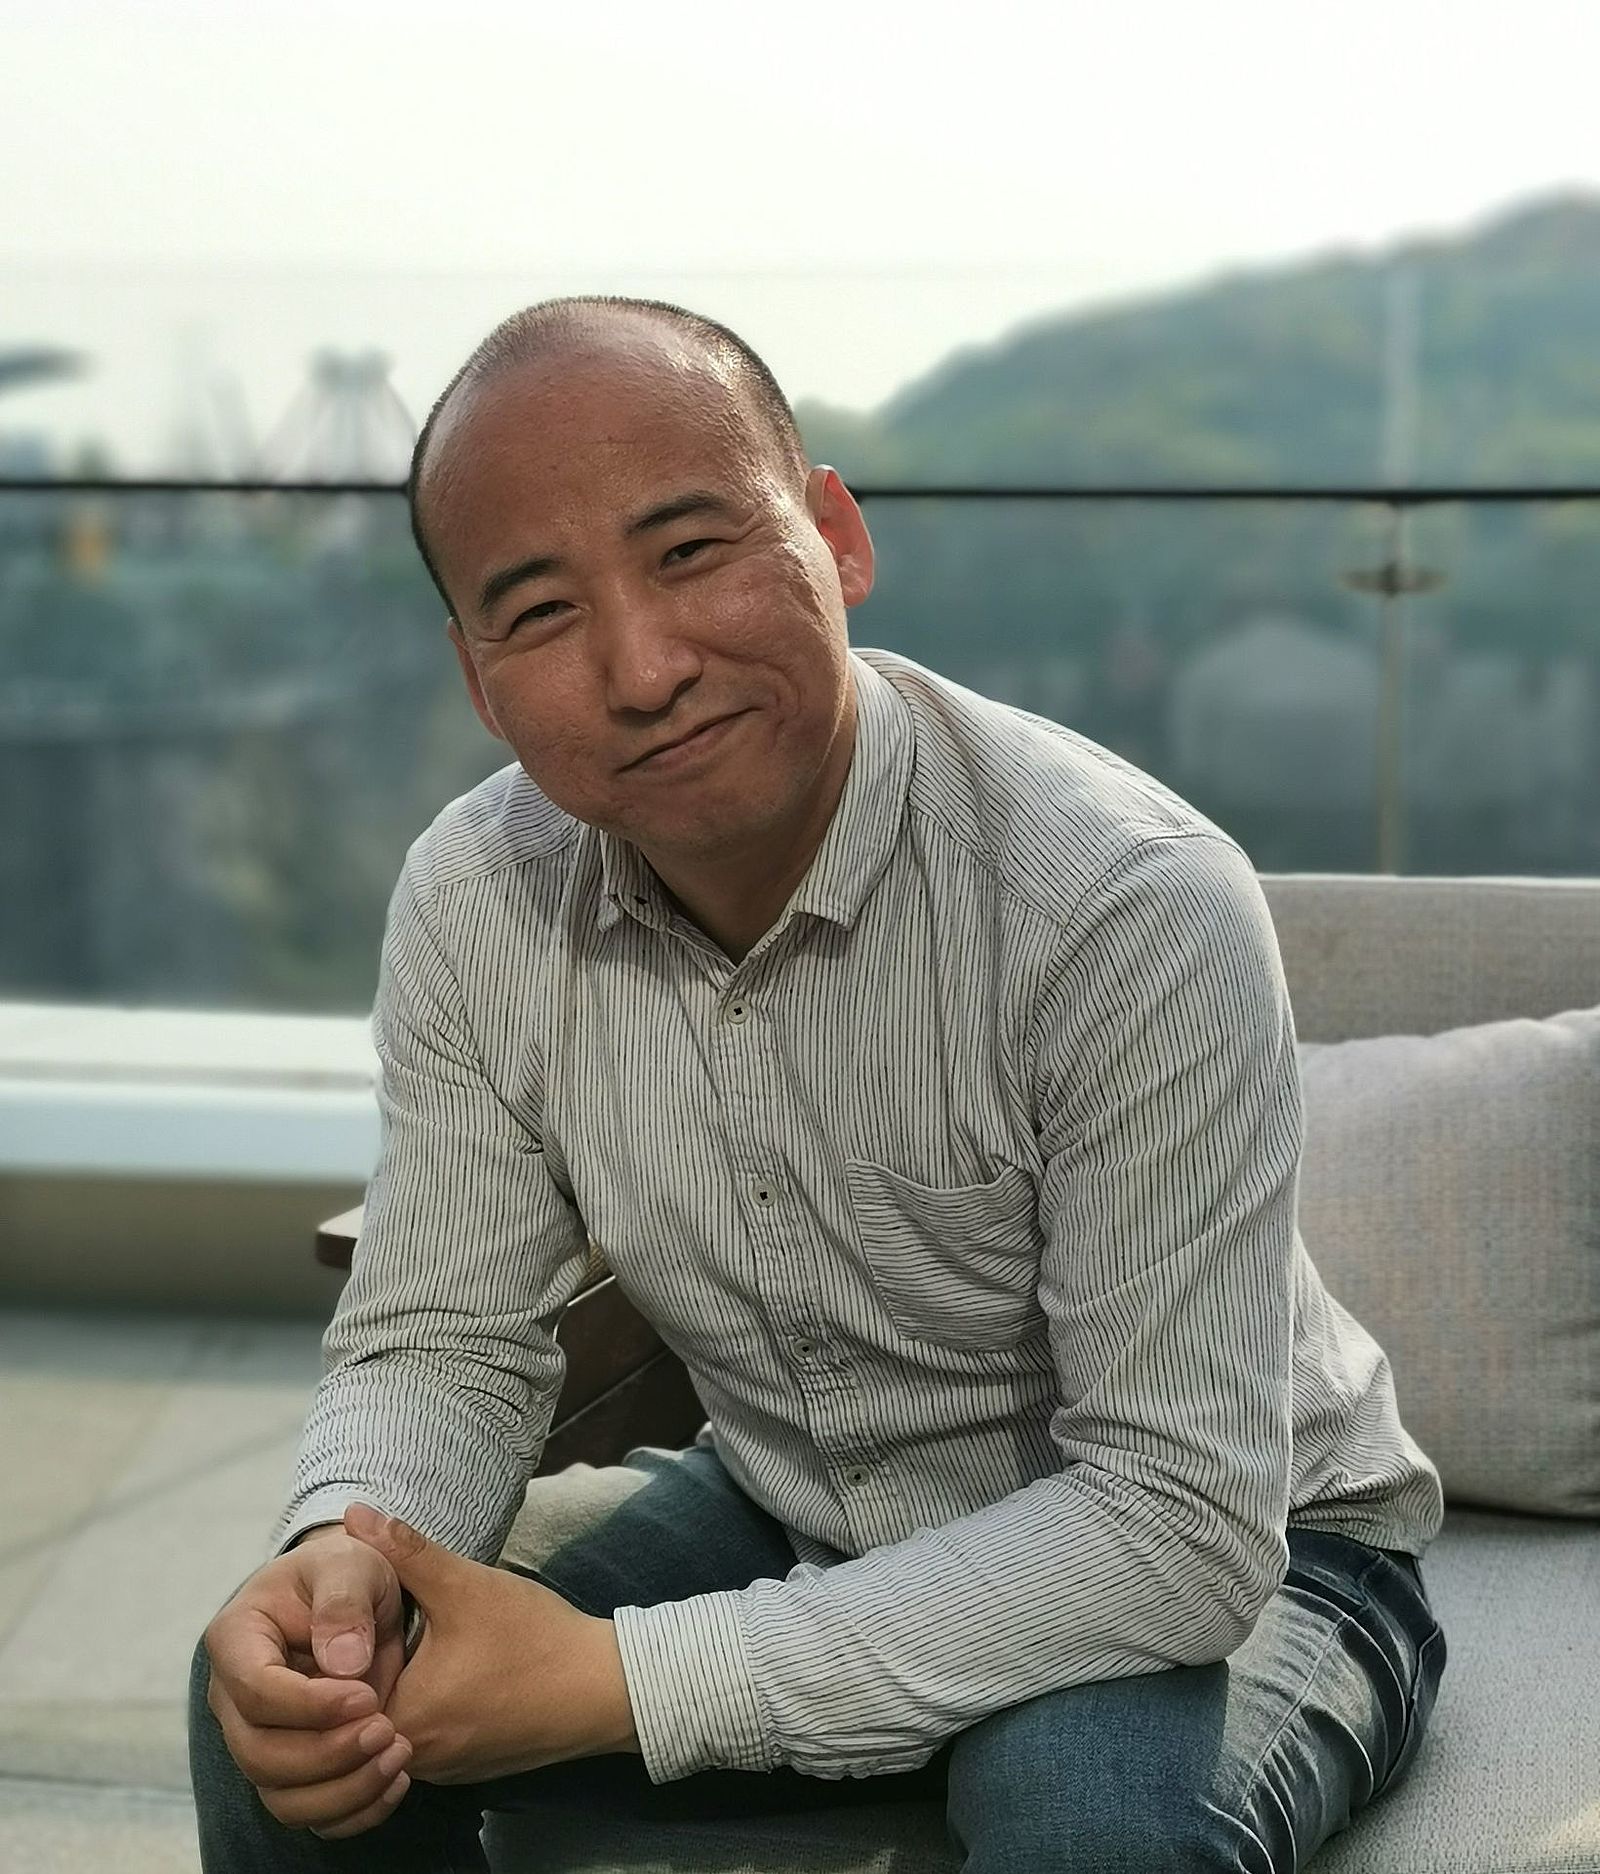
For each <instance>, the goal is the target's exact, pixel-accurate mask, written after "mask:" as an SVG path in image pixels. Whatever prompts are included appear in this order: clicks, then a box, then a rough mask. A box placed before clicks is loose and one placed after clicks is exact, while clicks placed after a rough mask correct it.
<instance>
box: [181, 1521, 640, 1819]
mask: <svg viewBox="0 0 1600 1874" xmlns="http://www.w3.org/2000/svg"><path fill="white" fill-rule="evenodd" d="M402 1589H404V1590H405V1591H406V1592H407V1593H409V1594H410V1595H411V1597H412V1599H413V1600H415V1601H416V1603H417V1604H418V1606H419V1607H420V1608H421V1609H422V1612H423V1615H424V1618H425V1623H426V1624H425V1625H424V1628H423V1632H422V1637H421V1640H420V1642H419V1644H418V1646H417V1648H416V1651H415V1652H414V1654H413V1655H412V1657H411V1659H410V1660H409V1661H408V1660H407V1659H406V1657H405V1643H404V1635H403V1632H402V1599H401V1590H402ZM206 1648H207V1651H208V1653H209V1654H210V1658H211V1689H210V1693H209V1695H208V1702H209V1704H210V1706H211V1710H212V1712H213V1713H214V1714H215V1716H216V1718H217V1722H218V1723H219V1724H220V1725H221V1727H222V1734H223V1737H224V1738H225V1739H226V1741H227V1745H228V1749H229V1750H230V1751H231V1752H232V1754H233V1757H234V1760H235V1762H237V1763H238V1765H239V1767H240V1768H241V1769H242V1770H243V1771H244V1773H245V1775H246V1776H247V1777H248V1778H249V1779H250V1781H251V1782H252V1783H253V1784H254V1785H255V1786H256V1788H257V1790H258V1791H259V1792H260V1795H261V1800H262V1801H263V1803H265V1805H266V1807H267V1809H268V1810H269V1811H270V1812H271V1814H272V1815H274V1816H275V1817H276V1818H277V1819H278V1821H280V1822H282V1823H283V1824H284V1825H285V1826H286V1827H289V1828H310V1829H311V1830H313V1832H314V1833H316V1834H318V1835H320V1836H323V1837H324V1838H326V1839H329V1840H338V1839H340V1838H342V1837H344V1836H348V1835H358V1834H361V1833H363V1832H364V1831H365V1830H367V1829H370V1828H374V1827H376V1826H377V1825H378V1824H379V1823H380V1822H382V1821H384V1820H385V1819H386V1818H387V1817H388V1816H389V1815H391V1814H392V1813H393V1811H394V1809H395V1807H396V1806H397V1805H398V1803H399V1802H400V1801H401V1799H402V1798H403V1797H404V1795H405V1793H406V1791H407V1789H408V1788H409V1787H410V1783H411V1779H412V1777H420V1778H422V1779H423V1781H425V1782H430V1783H476V1782H482V1781H485V1780H487V1779H489V1778H491V1777H499V1776H509V1775H513V1774H515V1773H516V1772H518V1771H523V1770H536V1769H540V1768H542V1767H544V1766H545V1765H546V1764H551V1763H560V1762H563V1761H565V1760H566V1759H567V1758H571V1757H586V1756H595V1755H598V1754H600V1753H601V1752H604V1751H627V1750H637V1749H638V1739H637V1737H636V1735H635V1733H634V1727H633V1715H632V1709H631V1707H630V1705H629V1702H628V1691H627V1683H626V1681H625V1679H624V1677H623V1672H622V1659H621V1655H620V1653H619V1652H618V1650H617V1641H616V1631H615V1628H614V1627H613V1625H612V1623H611V1622H610V1621H609V1620H600V1619H596V1618H595V1617H594V1616H592V1615H589V1614H585V1613H583V1612H582V1611H581V1610H580V1609H579V1608H576V1607H574V1606H572V1604H571V1603H570V1602H568V1601H566V1600H564V1599H563V1598H562V1597H561V1596H560V1595H559V1594H555V1593H553V1592H552V1591H551V1590H550V1589H549V1588H546V1587H544V1586H543V1585H542V1584H541V1583H539V1582H537V1581H530V1580H528V1579H527V1578H526V1577H525V1576H522V1575H517V1574H513V1573H511V1572H509V1571H507V1570H505V1569H500V1568H487V1567H485V1566H483V1565H482V1564H481V1563H479V1562H471V1561H468V1560H466V1558H465V1557H463V1556H460V1555H456V1554H454V1553H452V1552H451V1551H450V1550H449V1549H445V1548H441V1547H440V1546H439V1545H438V1544H437V1543H435V1542H430V1541H429V1540H428V1539H427V1537H425V1536H423V1535H422V1534H421V1533H420V1532H419V1531H417V1530H415V1529H412V1528H410V1527H409V1526H408V1525H407V1524H405V1523H401V1522H397V1521H394V1520H392V1519H390V1518H388V1517H386V1516H383V1515H381V1514H380V1513H379V1512H378V1511H377V1510H374V1509H370V1508H369V1507H368V1506H367V1505H366V1504H361V1503H353V1504H351V1506H350V1508H349V1509H348V1510H347V1511H346V1512H345V1519H344V1524H343V1526H342V1528H341V1527H340V1526H339V1525H337V1524H334V1525H329V1526H328V1527H326V1528H323V1529H317V1530H313V1531H312V1532H311V1534H310V1535H308V1536H307V1537H306V1538H305V1539H304V1540H302V1541H301V1542H300V1543H299V1544H298V1545H297V1546H296V1547H295V1548H293V1549H291V1550H290V1551H289V1552H288V1554H286V1555H280V1556H278V1557H277V1558H276V1559H275V1560H273V1561H271V1562H268V1563H267V1565H266V1566H265V1567H264V1568H261V1569H259V1570H258V1571H257V1572H256V1573H255V1574H254V1575H252V1576H251V1578H250V1579H249V1580H248V1581H247V1582H246V1583H245V1584H244V1586H243V1587H242V1588H240V1590H239V1592H238V1593H237V1594H236V1595H235V1596H234V1597H233V1599H232V1600H231V1601H229V1602H228V1604H227V1606H226V1607H224V1608H223V1609H222V1610H221V1612H220V1613H219V1614H218V1615H217V1616H216V1618H215V1619H214V1620H213V1621H212V1622H211V1625H210V1626H209V1627H208V1628H207V1629H206Z"/></svg>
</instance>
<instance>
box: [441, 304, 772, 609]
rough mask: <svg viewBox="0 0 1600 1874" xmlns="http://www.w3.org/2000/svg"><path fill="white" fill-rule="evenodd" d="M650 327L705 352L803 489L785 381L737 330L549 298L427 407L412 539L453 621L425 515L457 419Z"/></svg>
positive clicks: (660, 309)
mask: <svg viewBox="0 0 1600 1874" xmlns="http://www.w3.org/2000/svg"><path fill="white" fill-rule="evenodd" d="M652 328H654V335H655V336H656V337H657V338H658V339H671V340H673V341H676V343H677V345H678V346H679V347H681V348H683V349H685V350H687V351H689V352H691V353H692V354H697V361H698V362H699V363H700V364H701V365H702V366H703V367H705V368H707V369H709V371H710V372H711V373H712V374H713V375H714V377H715V378H716V379H719V380H720V381H721V383H722V384H723V385H724V386H725V387H726V392H727V396H728V400H729V405H730V409H729V413H728V414H729V416H730V417H732V418H733V419H734V420H738V419H739V418H741V417H742V418H743V420H744V421H745V422H746V423H748V425H749V426H750V428H751V429H752V430H753V431H754V432H755V433H756V435H757V436H758V437H759V438H760V440H761V441H762V443H763V444H764V445H765V448H766V451H767V453H768V454H769V455H770V457H771V459H772V461H773V464H774V466H775V467H776V469H777V470H778V473H779V476H780V478H781V479H782V480H783V481H786V482H789V483H791V484H792V485H793V486H794V487H795V488H796V489H803V488H804V486H805V481H806V475H807V471H808V463H807V458H806V451H805V444H804V442H803V441H802V440H801V436H800V430H799V427H798V425H797V424H796V422H795V418H794V411H793V410H792V409H791V408H790V405H789V400H788V398H787V397H785V396H784V394H783V391H782V390H781V389H780V388H779V385H778V381H777V379H776V378H775V377H774V376H773V375H772V373H771V371H770V370H769V369H768V368H767V366H766V364H765V363H764V362H763V360H762V359H761V358H760V357H758V356H757V354H756V353H755V352H754V351H752V350H751V348H750V347H749V346H748V345H747V344H746V343H745V342H744V340H743V339H742V338H740V337H739V336H738V334H737V333H735V332H731V331H729V329H728V328H727V327H726V326H724V325H719V324H718V323H717V322H716V320H714V319H708V318H705V317H704V316H703V315H701V314H700V313H696V312H690V311H688V310H687V309H686V308H684V307H682V306H674V305H671V304H669V303H668V302H667V301H665V300H657V299H627V298H621V297H616V296H611V295H602V294H594V295H580V296H575V297H570V298H563V299H546V300H541V301H540V302H539V303H538V304H537V305H533V306H527V307H524V308H523V310H522V311H520V312H515V313H513V314H512V315H511V316H510V318H508V319H504V320H502V321H501V323H500V324H499V325H497V326H496V327H495V328H494V330H493V331H492V332H491V333H490V334H489V335H488V337H487V338H485V339H484V340H483V341H482V343H481V344H480V345H479V346H478V347H477V349H476V350H475V351H474V352H473V353H472V355H471V357H469V358H468V359H467V361H466V363H465V364H464V365H462V367H461V369H460V370H459V371H457V372H456V374H455V376H454V377H453V378H451V380H450V382H449V383H448V384H447V385H446V386H445V388H444V390H443V392H442V393H441V394H440V396H439V399H438V401H437V402H436V403H435V404H434V406H433V408H432V410H431V411H429V413H428V419H427V421H426V422H425V423H424V424H423V426H422V431H421V434H420V435H419V436H418V437H417V441H416V447H415V448H414V449H413V451H412V455H411V472H410V476H409V478H408V480H407V483H406V495H407V501H408V504H409V507H410V513H411V534H412V538H413V539H414V540H415V541H416V544H417V551H418V552H419V553H420V554H421V556H422V561H423V564H424V565H425V566H426V567H427V569H428V574H429V577H430V578H431V579H432V580H433V583H434V585H435V587H436V588H437V590H438V592H439V596H440V597H441V598H442V599H443V600H444V602H445V605H446V608H447V609H448V610H449V611H450V612H451V615H452V616H454V615H455V609H456V608H455V605H454V602H453V601H452V599H451V597H450V594H449V593H448V592H447V591H446V590H445V585H444V580H443V578H442V577H441V575H440V572H439V566H438V559H437V557H436V555H435V553H434V552H433V551H432V550H431V548H430V546H429V542H428V534H427V512H426V510H427V509H428V508H430V507H431V505H432V503H431V502H430V501H429V500H428V499H427V494H428V488H429V485H430V483H431V482H432V480H433V479H434V471H435V469H436V467H440V466H442V462H441V458H442V457H443V456H445V455H447V454H448V442H449V438H450V433H451V432H452V431H453V430H454V429H455V428H456V427H457V422H458V419H459V420H460V421H462V422H465V421H466V420H467V419H468V418H469V416H470V411H471V407H472V405H473V404H474V403H475V402H476V401H477V396H478V393H480V392H481V391H483V390H484V389H486V388H488V387H490V386H491V385H493V384H494V383H495V382H496V381H497V380H500V379H503V378H506V377H508V376H511V375H512V374H514V373H516V372H518V371H520V370H523V369H525V368H527V367H529V366H532V365H535V364H548V363H551V362H556V361H559V360H560V359H561V358H562V357H563V355H570V356H573V357H574V358H576V357H578V356H582V355H585V354H590V355H592V354H593V353H595V352H601V351H604V350H605V349H606V348H607V346H608V345H619V346H626V345H627V344H628V342H629V340H630V338H632V339H633V340H634V341H635V342H636V341H637V339H638V338H640V337H643V336H648V335H651V329H652ZM665 368H668V367H667V366H666V365H665V364H663V369H665Z"/></svg>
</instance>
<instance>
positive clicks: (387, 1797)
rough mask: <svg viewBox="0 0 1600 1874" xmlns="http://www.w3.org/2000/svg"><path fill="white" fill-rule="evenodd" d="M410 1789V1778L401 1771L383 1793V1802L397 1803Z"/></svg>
mask: <svg viewBox="0 0 1600 1874" xmlns="http://www.w3.org/2000/svg"><path fill="white" fill-rule="evenodd" d="M410 1787H411V1778H410V1777H409V1776H407V1775H406V1773H405V1771H404V1770H402V1771H401V1772H400V1774H399V1775H398V1776H397V1777H396V1778H395V1780H394V1781H393V1782H392V1783H391V1784H390V1785H389V1787H388V1788H387V1789H386V1790H385V1791H384V1792H383V1800H384V1801H385V1802H398V1801H399V1800H400V1798H401V1797H402V1796H403V1795H404V1794H405V1793H406V1791H407V1790H408V1789H410Z"/></svg>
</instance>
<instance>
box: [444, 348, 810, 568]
mask: <svg viewBox="0 0 1600 1874" xmlns="http://www.w3.org/2000/svg"><path fill="white" fill-rule="evenodd" d="M773 454H774V450H773V447H772V444H771V441H770V439H769V437H768V436H767V434H766V431H765V429H764V427H763V424H762V422H761V420H760V417H759V415H758V413H757V411H756V409H755V408H754V405H753V400H752V399H751V397H750V395H749V393H748V391H747V390H746V388H745V386H744V384H743V382H742V381H741V379H740V376H739V374H738V373H737V371H736V370H734V369H733V368H732V366H731V365H729V364H728V363H727V362H726V361H725V360H723V359H721V358H719V357H717V356H716V355H714V354H712V355H708V354H706V353H704V352H701V351H699V350H697V349H692V348H690V347H689V346H686V345H680V344H677V343H675V342H674V341H673V339H672V338H670V337H668V338H666V339H658V338H657V337H656V336H655V335H654V334H649V335H646V336H645V337H644V338H642V339H639V340H632V341H625V342H617V341H613V342H607V343H602V344H598V345H594V346H582V347H571V348H565V347H564V348H562V349H561V350H558V351H556V352H554V353H552V354H551V355H549V356H547V357H542V358H540V359H539V360H537V361H535V362H532V363H529V364H524V365H521V366H518V367H515V368H514V369H510V370H506V371H503V372H500V373H497V374H495V375H494V376H492V377H491V378H489V379H487V380H485V381H484V382H482V383H480V384H477V385H475V386H473V387H471V388H470V389H465V390H464V391H463V392H462V393H460V394H459V395H458V398H457V399H456V401H455V402H454V403H453V404H452V405H451V406H449V407H448V408H447V410H446V411H445V413H444V416H443V418H442V419H441V422H440V425H439V430H438V432H437V433H436V436H435V441H434V448H433V451H432V456H431V460H430V462H429V464H428V474H427V479H426V481H425V483H424V490H423V498H424V502H425V503H426V505H427V507H428V508H429V510H430V514H429V519H430V523H431V528H432V532H433V536H434V542H435V544H436V546H437V547H438V549H439V550H440V551H441V553H442V554H446V555H450V556H452V557H454V556H455V555H456V554H458V553H461V552H465V553H466V554H468V555H469V556H470V555H471V554H472V553H473V550H474V548H478V549H480V550H482V549H487V548H488V547H489V546H490V544H491V543H490V541H489V539H488V538H487V536H491V535H494V536H498V535H499V534H500V533H501V531H502V530H503V528H504V527H505V526H506V525H508V524H509V525H513V526H516V527H518V528H523V527H526V528H532V529H538V530H543V529H568V528H572V527H574V526H579V525H585V524H586V525H588V526H591V527H592V526H596V525H604V524H605V523H606V522H607V521H619V520H620V519H621V518H622V517H623V516H624V515H626V514H631V513H633V512H635V511H636V510H637V509H638V507H639V505H640V503H641V501H644V502H646V503H648V501H649V500H651V499H659V498H662V496H663V494H665V495H668V496H670V495H672V494H676V493H681V492H682V490H683V488H684V487H686V486H691V485H692V486H696V487H702V486H707V485H715V486H716V487H717V488H718V489H719V490H721V489H726V490H728V491H729V492H730V493H740V492H743V493H745V494H754V493H755V492H756V490H757V488H758V487H759V486H760V485H761V484H762V483H763V482H764V481H770V480H771V479H772V477H773V474H774V466H773V462H772V457H773ZM496 544H497V542H496Z"/></svg>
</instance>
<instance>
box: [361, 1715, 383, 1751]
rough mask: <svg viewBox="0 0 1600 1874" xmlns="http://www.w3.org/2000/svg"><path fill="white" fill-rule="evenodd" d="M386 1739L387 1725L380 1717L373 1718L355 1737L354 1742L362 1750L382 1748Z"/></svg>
mask: <svg viewBox="0 0 1600 1874" xmlns="http://www.w3.org/2000/svg"><path fill="white" fill-rule="evenodd" d="M388 1741H389V1726H388V1723H387V1721H386V1720H384V1719H382V1718H374V1719H373V1721H372V1723H371V1724H369V1725H368V1726H367V1727H366V1728H365V1729H364V1730H363V1731H361V1732H360V1733H359V1734H358V1735H357V1737H356V1742H357V1743H358V1744H359V1745H360V1746H361V1748H362V1749H363V1750H382V1748H383V1746H384V1745H385V1744H386V1743H387V1742H388Z"/></svg>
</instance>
